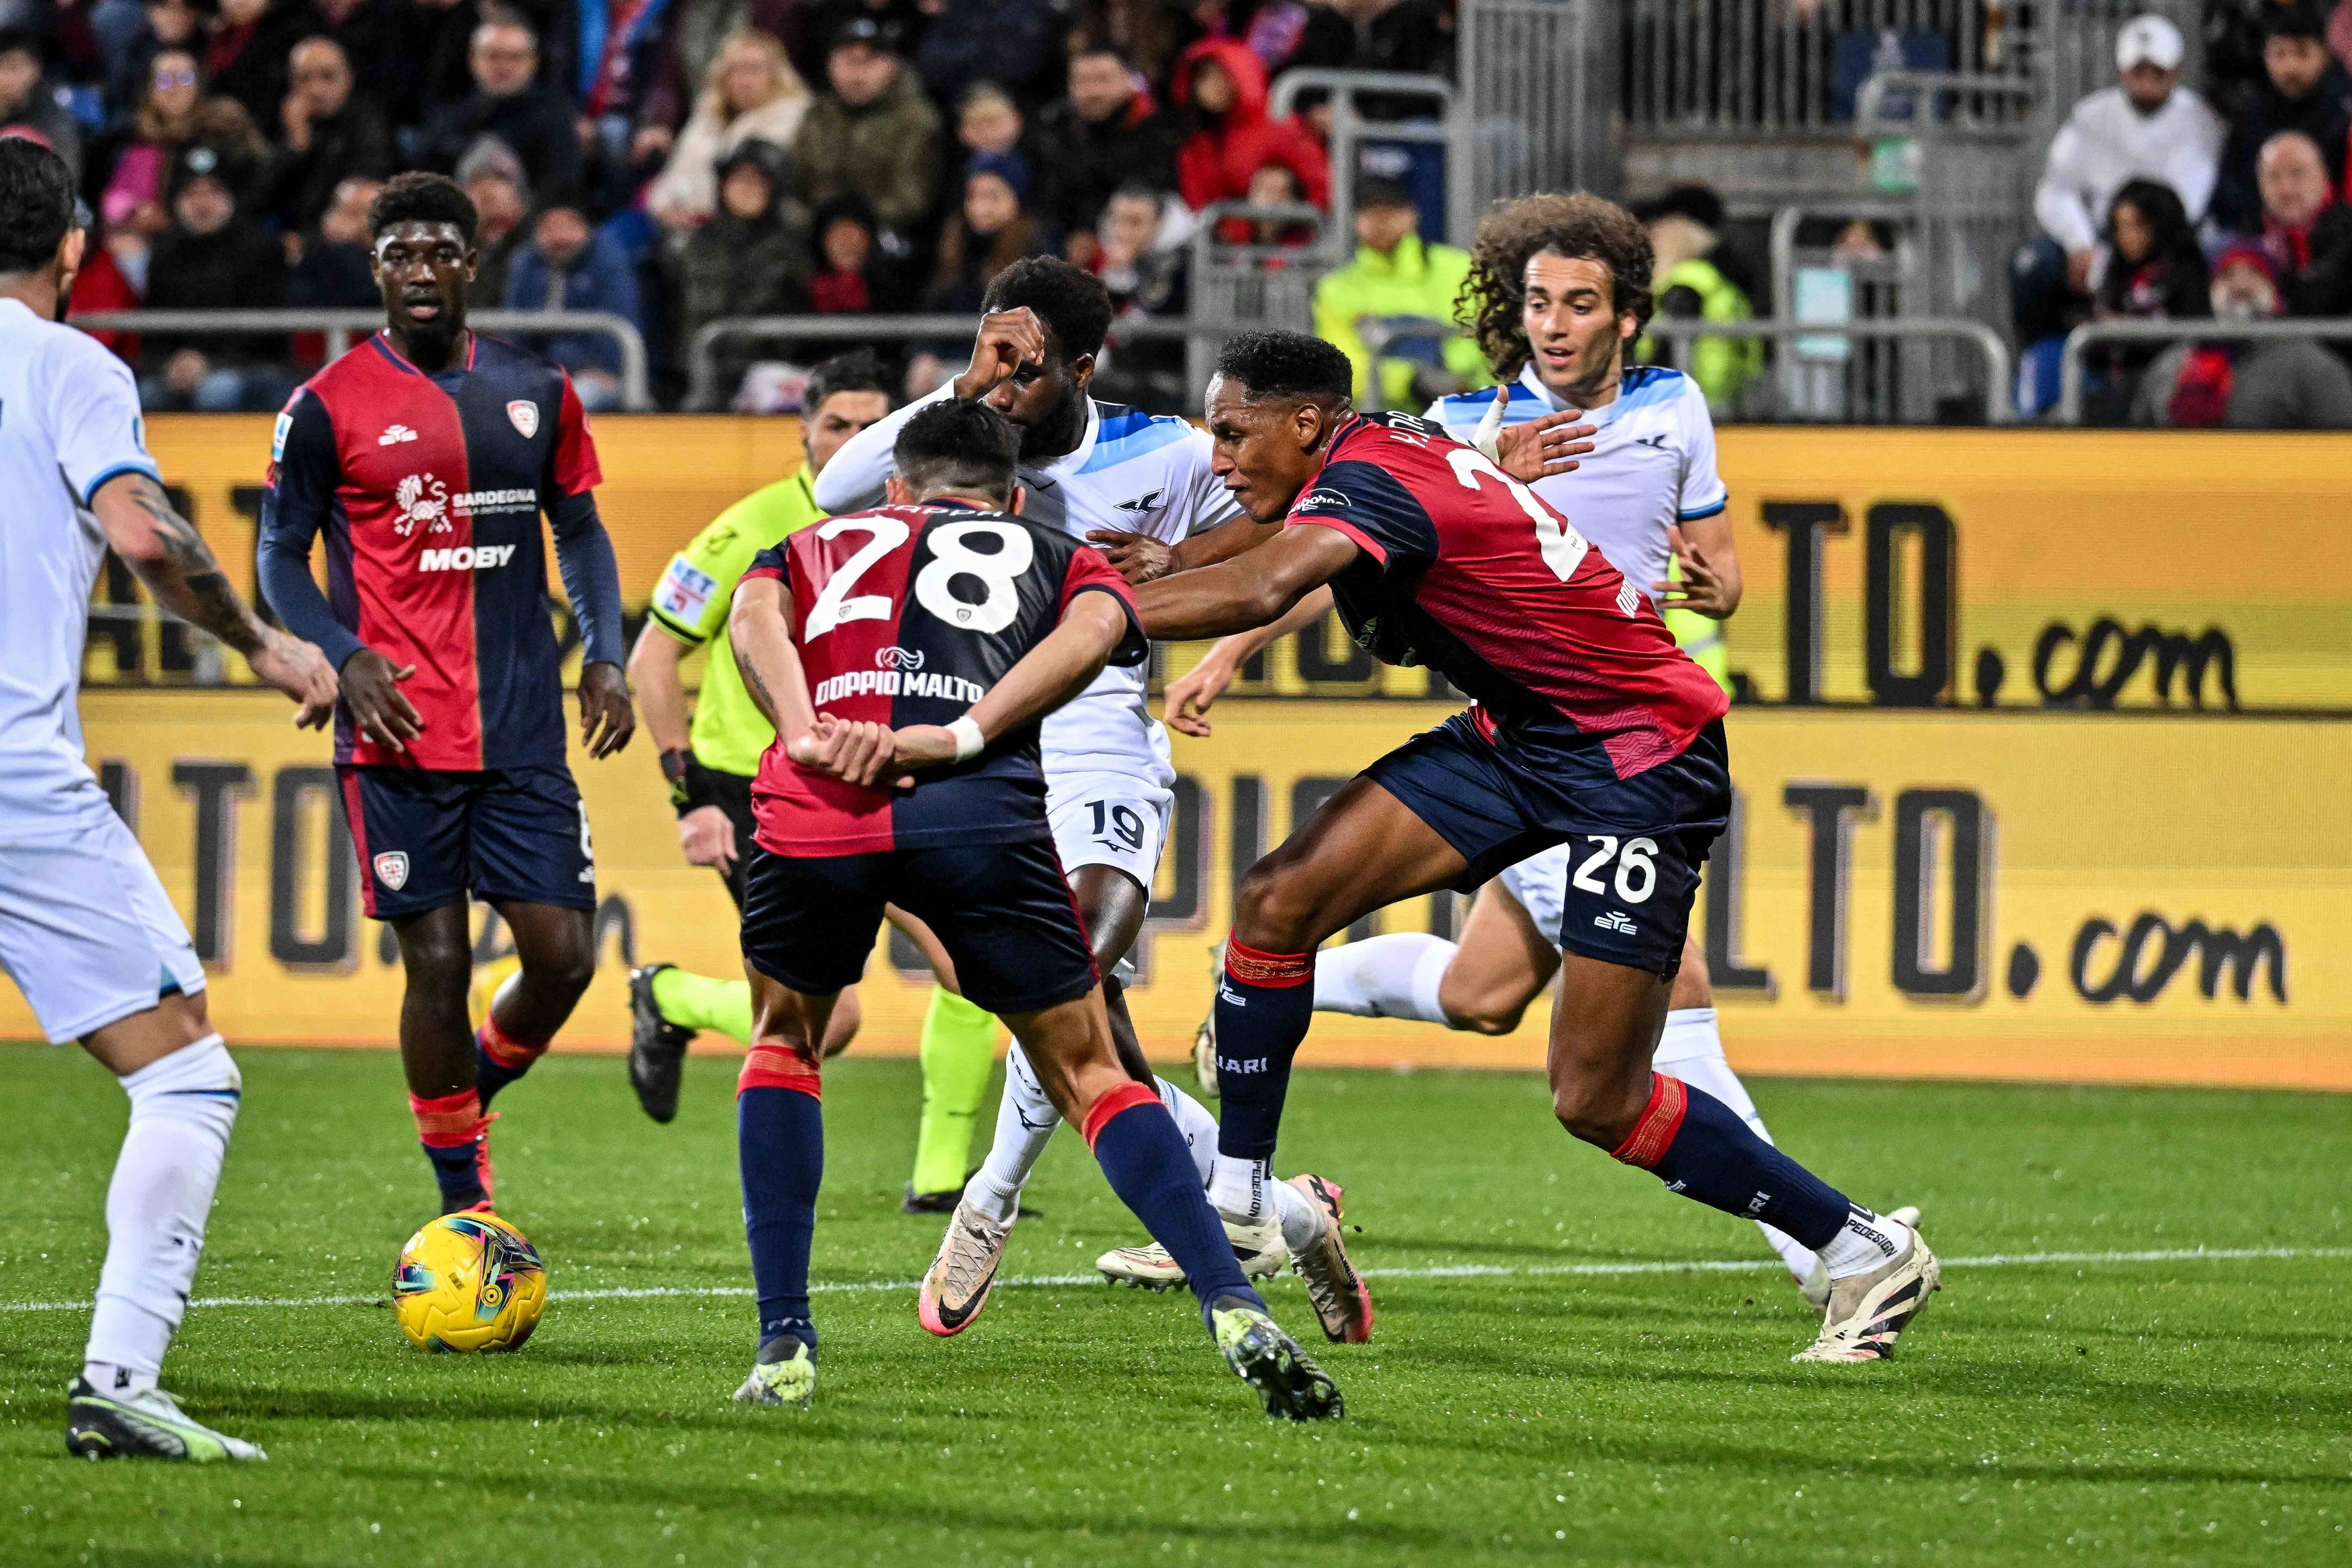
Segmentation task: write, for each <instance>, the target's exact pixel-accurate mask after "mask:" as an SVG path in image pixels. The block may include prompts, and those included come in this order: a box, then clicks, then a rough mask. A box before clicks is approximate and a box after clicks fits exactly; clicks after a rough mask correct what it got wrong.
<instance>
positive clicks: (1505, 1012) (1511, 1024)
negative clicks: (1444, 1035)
mask: <svg viewBox="0 0 2352 1568" xmlns="http://www.w3.org/2000/svg"><path fill="white" fill-rule="evenodd" d="M1438 1003H1439V1005H1441V1006H1443V1007H1444V1009H1445V1021H1446V1023H1447V1024H1448V1025H1450V1026H1452V1027H1454V1028H1456V1029H1459V1030H1461V1031H1462V1032H1463V1033H1464V1034H1465V1035H1507V1034H1509V1033H1510V1032H1511V1031H1512V1030H1513V1029H1516V1028H1517V1027H1518V1026H1519V1019H1520V1018H1521V1017H1522V1016H1525V1014H1526V1013H1527V1007H1526V1006H1525V1005H1519V1006H1516V1007H1495V1006H1472V1007H1468V1008H1465V1009H1462V1010H1460V1011H1456V1010H1455V1008H1454V1003H1453V1001H1452V1000H1451V999H1450V998H1447V997H1444V996H1442V995H1441V996H1440V997H1439V998H1438Z"/></svg>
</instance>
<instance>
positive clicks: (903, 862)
mask: <svg viewBox="0 0 2352 1568" xmlns="http://www.w3.org/2000/svg"><path fill="white" fill-rule="evenodd" d="M747 883H748V885H747V887H746V889H745V893H744V899H743V961H744V962H745V963H749V964H750V965H751V967H752V968H754V969H756V970H758V971H759V972H760V973H762V974H764V975H766V976H767V977H768V978H769V979H771V980H773V981H775V982H776V983H778V984H782V985H788V986H790V987H792V988H793V990H795V991H798V992H801V993H802V994H805V995H814V996H823V995H829V994H832V993H834V992H835V991H838V990H840V989H841V988H842V987H843V986H845V985H851V984H856V981H857V977H858V976H859V975H861V974H863V973H865V972H866V955H867V954H868V953H870V952H873V951H874V938H875V933H876V932H877V931H878V930H879V929H880V927H881V924H882V906H883V905H884V904H896V905H898V907H899V908H900V909H902V910H906V911H907V912H908V914H910V915H913V916H915V917H916V918H917V919H918V920H920V921H922V922H923V923H924V924H925V925H928V926H929V927H930V928H931V931H933V933H934V934H936V935H937V936H938V937H939V939H940V946H942V947H944V948H946V949H947V951H948V956H949V957H950V958H951V959H953V960H954V961H955V970H956V983H957V984H959V985H960V986H961V987H962V990H963V994H964V995H965V996H966V997H967V998H968V999H969V1000H970V1001H971V1003H972V1004H973V1005H975V1006H980V1007H985V1008H986V1009H988V1011H990V1012H992V1013H995V1014H999V1015H1003V1014H1006V1013H1034V1012H1037V1011H1038V1010H1040V1009H1042V1008H1045V1007H1052V1006H1056V1005H1060V1004H1061V1003H1064V1002H1071V1001H1075V1000H1076V999H1077V998H1078V997H1081V996H1083V995H1085V994H1087V992H1089V991H1091V990H1093V989H1094V988H1095V986H1096V985H1097V984H1099V982H1100V980H1101V976H1100V975H1099V974H1098V973H1097V972H1096V970H1095V955H1094V950H1093V948H1092V947H1091V946H1090V945H1089V944H1088V942H1087V932H1086V927H1085V926H1084V925H1082V924H1081V923H1080V922H1079V920H1078V906H1077V903H1076V900H1073V899H1072V898H1071V896H1070V884H1069V883H1068V881H1066V879H1064V878H1063V876H1062V862H1061V859H1060V858H1059V857H1058V856H1056V855H1055V853H1054V841H1053V840H1052V839H1050V838H1034V839H1030V840H1028V841H1027V842H1025V843H1021V844H959V845H953V846H941V847H937V848H929V849H890V850H884V851H881V852H879V853H877V854H871V855H824V856H812V857H805V858H804V857H800V856H789V855H775V854H771V853H770V852H769V851H768V850H766V849H760V850H757V851H755V852H754V853H753V855H752V857H751V875H750V876H749V878H748V879H747Z"/></svg>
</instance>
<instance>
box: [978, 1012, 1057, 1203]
mask: <svg viewBox="0 0 2352 1568" xmlns="http://www.w3.org/2000/svg"><path fill="white" fill-rule="evenodd" d="M1061 1124H1062V1113H1061V1112H1060V1111H1058V1110H1055V1109H1054V1102H1053V1101H1052V1100H1048V1099H1046V1098H1045V1089H1043V1088H1041V1087H1040V1086H1039V1085H1038V1082H1037V1073H1036V1069H1034V1068H1032V1067H1031V1066H1030V1065H1029V1058H1028V1057H1027V1056H1026V1055H1025V1054H1024V1052H1023V1051H1022V1049H1021V1042H1020V1041H1018V1040H1015V1041H1013V1048H1012V1049H1011V1050H1008V1051H1007V1052H1005V1053H1004V1097H1003V1099H1002V1100H998V1101H997V1102H996V1141H995V1142H992V1143H991V1144H990V1145H989V1146H988V1158H987V1159H985V1160H982V1162H981V1163H980V1169H979V1170H978V1171H976V1172H974V1173H972V1178H971V1181H969V1182H967V1183H965V1184H964V1189H963V1197H964V1202H966V1203H968V1204H970V1205H971V1206H972V1207H973V1208H975V1209H977V1210H979V1211H980V1212H981V1213H982V1214H984V1215H987V1216H988V1217H989V1218H991V1219H992V1220H994V1221H996V1222H997V1223H998V1224H999V1225H1005V1224H1009V1223H1011V1221H1012V1219H1013V1215H1014V1214H1015V1213H1016V1212H1017V1211H1018V1210H1019V1209H1020V1207H1021V1189H1022V1187H1023V1186H1024V1184H1026V1183H1027V1182H1028V1180H1029V1173H1030V1172H1032V1171H1034V1170H1035V1169H1036V1168H1037V1162H1038V1161H1040V1160H1042V1159H1044V1158H1045V1145H1047V1144H1048V1143H1051V1142H1053V1141H1054V1130H1055V1128H1057V1127H1059V1126H1060V1125H1061Z"/></svg>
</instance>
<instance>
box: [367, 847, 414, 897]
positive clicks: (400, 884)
mask: <svg viewBox="0 0 2352 1568" xmlns="http://www.w3.org/2000/svg"><path fill="white" fill-rule="evenodd" d="M375 879H376V880H377V881H379V882H382V883H383V885H384V886H385V887H387V888H390V889H392V890H393V891H394V892H395V893H396V892H398V891H400V889H403V888H404V887H406V886H408V855H407V853H406V851H404V850H400V849H387V850H385V851H384V852H383V854H381V855H379V856H377V857H376V858H375Z"/></svg>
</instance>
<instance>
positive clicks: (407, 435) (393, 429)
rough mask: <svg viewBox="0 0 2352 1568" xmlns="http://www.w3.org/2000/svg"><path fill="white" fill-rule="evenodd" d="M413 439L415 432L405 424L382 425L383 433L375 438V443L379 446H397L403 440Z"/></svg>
mask: <svg viewBox="0 0 2352 1568" xmlns="http://www.w3.org/2000/svg"><path fill="white" fill-rule="evenodd" d="M415 439H416V432H415V431H414V430H411V429H410V428H409V427H408V426H405V425H387V426H384V427H383V435H381V436H379V437H376V438H375V444H376V445H377V446H379V447H397V446H399V445H400V444H401V443H402V442H403V441H414V440H415Z"/></svg>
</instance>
